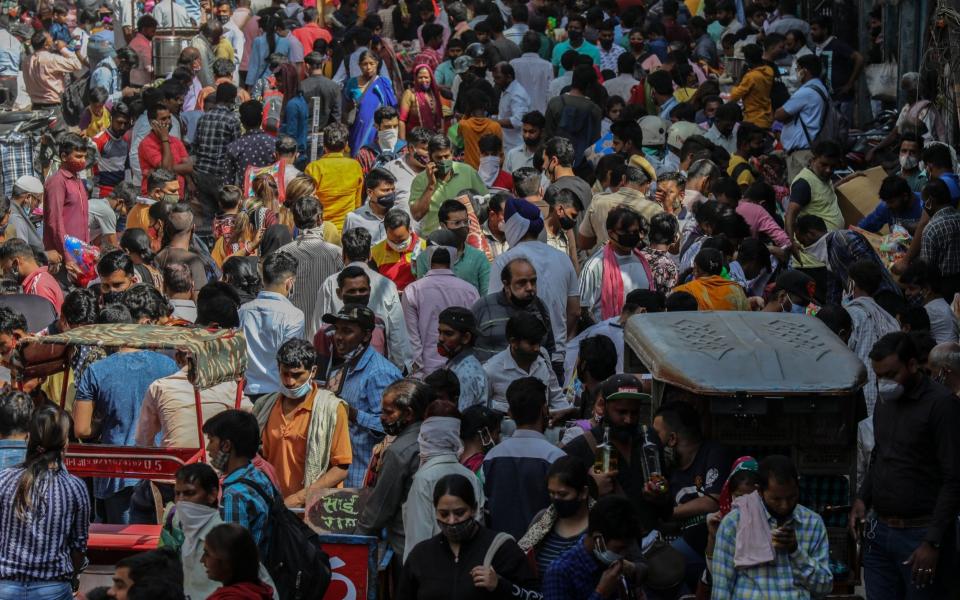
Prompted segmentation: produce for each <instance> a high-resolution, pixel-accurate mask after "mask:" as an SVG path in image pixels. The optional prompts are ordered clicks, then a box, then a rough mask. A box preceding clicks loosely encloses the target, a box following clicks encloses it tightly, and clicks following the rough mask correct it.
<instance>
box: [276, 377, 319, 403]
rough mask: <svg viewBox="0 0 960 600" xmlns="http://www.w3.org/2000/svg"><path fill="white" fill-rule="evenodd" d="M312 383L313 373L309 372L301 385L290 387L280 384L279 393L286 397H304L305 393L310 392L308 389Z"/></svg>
mask: <svg viewBox="0 0 960 600" xmlns="http://www.w3.org/2000/svg"><path fill="white" fill-rule="evenodd" d="M312 385H313V375H312V374H311V375H310V377H308V378H307V380H306V381H304V382H303V385H301V386H299V387H295V388H293V389H290V388H288V387H287V386H285V385H282V386H280V393H281V394H283V395H284V396H286V397H287V398H292V399H297V398H304V397H306V395H307V394H309V393H310V389H311V387H312Z"/></svg>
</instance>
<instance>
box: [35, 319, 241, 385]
mask: <svg viewBox="0 0 960 600" xmlns="http://www.w3.org/2000/svg"><path fill="white" fill-rule="evenodd" d="M38 345H39V346H41V347H38ZM51 345H53V346H59V347H60V348H59V352H58V350H57V349H56V348H48V349H44V348H42V346H51ZM67 346H100V347H103V348H137V349H142V350H180V351H183V352H184V353H185V354H186V357H187V363H188V367H187V377H188V378H189V380H190V382H191V383H192V384H193V385H194V386H196V387H198V388H200V389H206V388H209V387H212V386H215V385H217V384H220V383H224V382H228V381H237V380H239V379H240V378H241V377H242V376H243V374H244V371H245V370H246V368H247V342H246V339H244V337H243V333H242V332H241V331H240V330H236V329H215V330H208V329H202V328H199V327H198V328H186V327H164V326H160V325H132V324H119V325H117V324H111V325H84V326H82V327H77V328H75V329H70V330H69V331H65V332H63V333H58V334H56V335H48V336H40V337H31V338H26V339H25V340H24V341H23V342H22V343H21V344H20V346H19V347H18V348H17V354H18V356H17V362H18V363H19V364H20V365H22V366H23V367H24V369H25V371H26V372H27V374H28V375H29V374H30V370H31V369H30V367H31V365H37V366H38V367H40V368H41V369H42V365H43V364H44V363H47V364H49V365H51V367H50V368H48V369H47V371H48V372H55V371H56V370H61V369H62V367H61V369H56V368H53V366H54V365H55V364H56V363H62V358H63V356H64V355H65V350H66V347H67ZM37 374H38V375H39V374H42V373H37Z"/></svg>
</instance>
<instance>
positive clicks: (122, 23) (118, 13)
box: [111, 0, 144, 67]
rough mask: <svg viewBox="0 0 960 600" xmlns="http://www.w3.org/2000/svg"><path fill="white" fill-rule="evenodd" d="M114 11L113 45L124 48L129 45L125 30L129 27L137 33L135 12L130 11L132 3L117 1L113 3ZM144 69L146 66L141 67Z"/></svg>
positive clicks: (124, 0) (126, 0)
mask: <svg viewBox="0 0 960 600" xmlns="http://www.w3.org/2000/svg"><path fill="white" fill-rule="evenodd" d="M111 4H112V5H113V6H112V9H113V43H114V44H116V47H117V48H123V47H125V46H126V45H127V38H126V37H124V35H123V28H124V27H129V28H130V30H131V31H133V32H134V33H136V27H135V23H134V22H133V12H132V11H131V10H130V9H131V8H133V7H132V6H131V4H132V2H129V1H128V0H116V1H115V2H112V3H111ZM140 66H141V67H143V66H144V65H140Z"/></svg>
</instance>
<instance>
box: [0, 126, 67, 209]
mask: <svg viewBox="0 0 960 600" xmlns="http://www.w3.org/2000/svg"><path fill="white" fill-rule="evenodd" d="M62 131H65V129H64V128H63V127H62V126H61V125H60V119H59V118H58V116H57V112H56V111H54V110H50V109H43V110H33V111H0V190H2V192H3V195H4V196H7V197H9V196H10V194H11V192H12V190H13V184H14V182H15V181H16V180H17V178H19V177H21V176H23V175H33V176H34V177H40V178H41V179H43V176H44V174H45V172H46V168H47V167H48V166H49V165H50V162H51V161H52V159H53V157H54V156H56V141H57V138H58V137H59V134H60V133H61V132H62Z"/></svg>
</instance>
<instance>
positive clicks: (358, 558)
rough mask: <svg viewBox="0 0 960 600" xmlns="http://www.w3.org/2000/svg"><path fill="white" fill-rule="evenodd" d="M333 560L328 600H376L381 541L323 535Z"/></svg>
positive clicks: (361, 537) (324, 542)
mask: <svg viewBox="0 0 960 600" xmlns="http://www.w3.org/2000/svg"><path fill="white" fill-rule="evenodd" d="M320 540H321V541H322V542H323V549H324V551H325V552H326V553H327V555H328V556H329V557H330V569H331V571H332V576H331V578H330V587H329V588H327V593H326V594H325V595H324V596H323V599H324V600H368V599H369V600H372V599H374V598H376V596H377V590H376V577H377V540H376V538H372V537H367V536H356V535H321V536H320Z"/></svg>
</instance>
